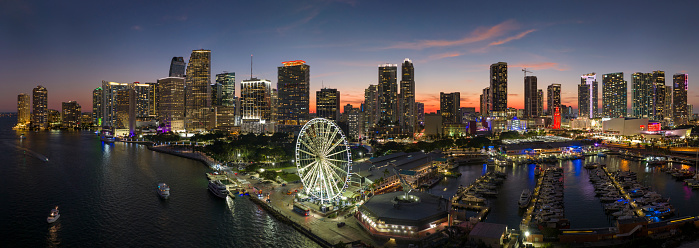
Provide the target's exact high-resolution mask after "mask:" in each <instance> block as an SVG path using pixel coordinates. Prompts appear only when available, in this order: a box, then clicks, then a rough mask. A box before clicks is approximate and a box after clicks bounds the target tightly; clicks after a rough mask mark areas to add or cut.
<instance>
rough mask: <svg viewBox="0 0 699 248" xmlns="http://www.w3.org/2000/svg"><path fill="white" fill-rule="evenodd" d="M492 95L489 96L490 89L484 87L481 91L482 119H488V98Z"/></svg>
mask: <svg viewBox="0 0 699 248" xmlns="http://www.w3.org/2000/svg"><path fill="white" fill-rule="evenodd" d="M491 96H492V95H491V94H490V87H485V89H483V94H481V98H480V99H481V116H482V117H488V116H490V103H491V101H490V97H491Z"/></svg>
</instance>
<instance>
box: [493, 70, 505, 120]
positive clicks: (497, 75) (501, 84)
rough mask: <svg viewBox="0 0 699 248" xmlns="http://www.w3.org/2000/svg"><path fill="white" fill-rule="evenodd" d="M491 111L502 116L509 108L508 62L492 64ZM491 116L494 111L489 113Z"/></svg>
mask: <svg viewBox="0 0 699 248" xmlns="http://www.w3.org/2000/svg"><path fill="white" fill-rule="evenodd" d="M489 100H490V101H489V103H490V106H489V107H490V109H489V110H490V111H498V112H499V114H498V113H494V114H495V115H496V116H502V113H504V112H505V110H507V63H505V62H498V63H495V64H492V65H490V99H489ZM489 114H490V115H491V116H492V115H493V113H489Z"/></svg>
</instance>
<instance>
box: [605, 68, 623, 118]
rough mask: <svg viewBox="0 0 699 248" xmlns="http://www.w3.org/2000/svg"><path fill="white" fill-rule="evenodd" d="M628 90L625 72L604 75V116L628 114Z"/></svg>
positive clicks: (617, 116)
mask: <svg viewBox="0 0 699 248" xmlns="http://www.w3.org/2000/svg"><path fill="white" fill-rule="evenodd" d="M626 92H627V85H626V81H624V73H623V72H616V73H608V74H604V75H602V117H607V118H619V117H626V116H627V114H626V112H627V101H628V100H627V97H626Z"/></svg>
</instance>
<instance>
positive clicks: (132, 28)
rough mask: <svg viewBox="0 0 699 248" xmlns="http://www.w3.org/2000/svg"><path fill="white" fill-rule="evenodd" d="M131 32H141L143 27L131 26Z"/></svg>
mask: <svg viewBox="0 0 699 248" xmlns="http://www.w3.org/2000/svg"><path fill="white" fill-rule="evenodd" d="M131 30H136V31H142V30H143V27H141V26H139V25H133V26H131Z"/></svg>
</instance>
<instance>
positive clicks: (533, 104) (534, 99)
mask: <svg viewBox="0 0 699 248" xmlns="http://www.w3.org/2000/svg"><path fill="white" fill-rule="evenodd" d="M536 84H537V82H536V76H526V77H524V117H526V118H533V117H538V116H539V112H537V110H538V106H539V105H538V104H539V100H538V98H539V95H538V94H537V85H536ZM520 117H521V116H520Z"/></svg>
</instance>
